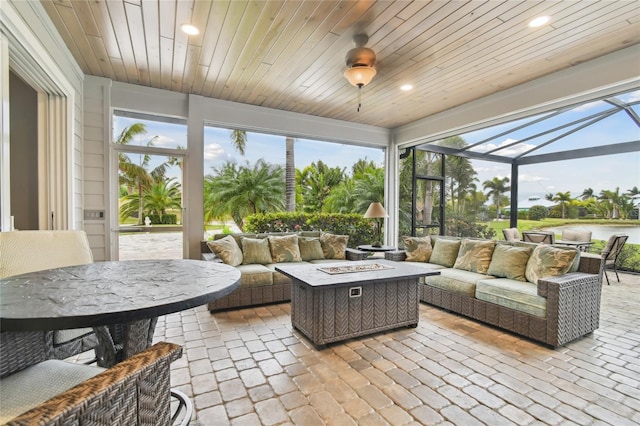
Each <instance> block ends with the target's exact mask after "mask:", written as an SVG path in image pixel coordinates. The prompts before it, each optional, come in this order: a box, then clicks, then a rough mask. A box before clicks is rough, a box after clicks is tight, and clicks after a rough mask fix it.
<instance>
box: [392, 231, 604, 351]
mask: <svg viewBox="0 0 640 426" xmlns="http://www.w3.org/2000/svg"><path fill="white" fill-rule="evenodd" d="M403 240H404V244H405V250H399V251H393V252H387V253H386V254H385V257H386V258H387V259H390V260H395V261H405V262H407V261H408V262H412V263H413V264H415V265H418V266H421V267H424V268H427V269H437V270H439V271H440V275H439V276H431V277H426V278H425V279H424V283H423V285H422V287H421V297H420V299H421V301H423V302H425V303H428V304H431V305H435V306H438V307H441V308H444V309H447V310H449V311H453V312H456V313H459V314H462V315H465V316H467V317H470V318H473V319H476V320H479V321H483V322H486V323H488V324H491V325H494V326H496V327H500V328H503V329H505V330H508V331H511V332H514V333H517V334H520V335H522V336H525V337H528V338H531V339H533V340H537V341H540V342H543V343H546V344H548V345H550V346H552V347H557V346H561V345H564V344H565V343H567V342H570V341H572V340H574V339H577V338H579V337H581V336H584V335H585V334H588V333H591V332H592V331H594V330H595V329H597V328H598V325H599V318H600V293H601V280H600V278H599V276H598V275H595V274H588V273H582V272H578V271H579V269H580V251H579V250H577V249H575V248H570V247H566V246H553V245H547V244H533V243H523V242H507V241H500V242H498V241H495V240H477V239H469V238H463V239H461V238H454V237H441V236H430V237H429V236H427V237H404V239H403Z"/></svg>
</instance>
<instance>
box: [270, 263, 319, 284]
mask: <svg viewBox="0 0 640 426" xmlns="http://www.w3.org/2000/svg"><path fill="white" fill-rule="evenodd" d="M296 263H299V264H302V265H304V264H308V263H309V262H296ZM278 265H280V264H279V263H270V264H268V265H264V266H265V267H266V268H267V269H269V270H270V271H271V272H273V285H277V284H291V278H289V277H287V276H286V275H285V274H283V273H280V272H278V271H276V266H278Z"/></svg>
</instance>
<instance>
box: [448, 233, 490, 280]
mask: <svg viewBox="0 0 640 426" xmlns="http://www.w3.org/2000/svg"><path fill="white" fill-rule="evenodd" d="M495 248H496V242H495V241H493V240H470V239H468V238H463V239H462V242H461V243H460V250H459V251H458V257H457V258H456V261H455V263H454V264H453V267H454V268H455V269H462V270H465V271H469V272H477V273H478V274H486V273H487V271H488V270H489V263H491V256H492V255H493V249H495Z"/></svg>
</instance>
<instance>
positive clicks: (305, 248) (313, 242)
mask: <svg viewBox="0 0 640 426" xmlns="http://www.w3.org/2000/svg"><path fill="white" fill-rule="evenodd" d="M298 247H299V248H300V257H301V258H302V260H305V261H309V260H319V259H324V254H323V253H322V245H320V238H307V237H298Z"/></svg>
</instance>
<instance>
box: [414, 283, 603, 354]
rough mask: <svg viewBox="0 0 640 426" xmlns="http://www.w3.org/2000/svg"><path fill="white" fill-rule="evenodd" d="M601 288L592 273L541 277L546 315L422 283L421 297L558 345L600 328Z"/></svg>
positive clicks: (551, 344) (449, 308)
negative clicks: (530, 312)
mask: <svg viewBox="0 0 640 426" xmlns="http://www.w3.org/2000/svg"><path fill="white" fill-rule="evenodd" d="M601 289H602V286H601V280H600V279H599V277H598V276H597V275H593V274H584V273H579V272H575V273H570V274H565V275H562V276H559V277H548V278H545V279H541V280H540V282H539V283H538V294H539V295H541V296H543V297H546V298H547V317H546V318H541V317H536V316H534V315H529V314H526V313H523V312H520V311H517V310H514V309H511V308H507V307H504V306H499V305H496V304H493V303H488V302H484V301H481V300H478V299H475V298H473V297H469V296H466V295H463V294H459V293H454V292H451V291H448V290H442V289H439V288H435V287H431V286H428V285H426V284H423V285H421V296H420V300H421V301H423V302H425V303H428V304H431V305H435V306H438V307H441V308H444V309H447V310H450V311H453V312H456V313H459V314H462V315H465V316H468V317H471V318H474V319H477V320H479V321H483V322H486V323H488V324H491V325H494V326H496V327H500V328H503V329H505V330H508V331H511V332H513V333H517V334H520V335H522V336H525V337H528V338H530V339H533V340H537V341H539V342H543V343H546V344H548V345H550V346H553V347H557V346H562V345H564V344H565V343H568V342H570V341H572V340H575V339H577V338H579V337H581V336H584V335H585V334H588V333H591V332H592V331H594V330H596V329H597V328H598V326H599V321H600V295H601Z"/></svg>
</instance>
